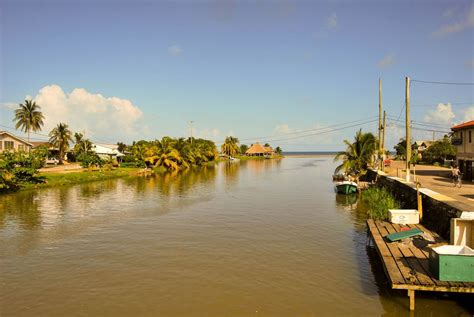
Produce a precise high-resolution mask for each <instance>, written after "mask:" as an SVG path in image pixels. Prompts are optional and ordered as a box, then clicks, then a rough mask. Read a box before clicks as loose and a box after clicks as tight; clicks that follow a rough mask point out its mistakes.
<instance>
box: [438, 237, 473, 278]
mask: <svg viewBox="0 0 474 317" xmlns="http://www.w3.org/2000/svg"><path fill="white" fill-rule="evenodd" d="M429 262H430V271H431V273H432V274H433V275H434V277H435V278H437V279H438V280H440V281H452V282H474V250H473V249H471V248H469V247H467V246H460V245H444V246H442V247H437V248H432V249H431V250H430V259H429Z"/></svg>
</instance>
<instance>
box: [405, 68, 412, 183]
mask: <svg viewBox="0 0 474 317" xmlns="http://www.w3.org/2000/svg"><path fill="white" fill-rule="evenodd" d="M405 108H406V109H405V110H406V112H405V127H406V152H407V159H406V164H405V168H406V181H407V182H409V181H410V159H411V126H410V124H411V123H410V77H405Z"/></svg>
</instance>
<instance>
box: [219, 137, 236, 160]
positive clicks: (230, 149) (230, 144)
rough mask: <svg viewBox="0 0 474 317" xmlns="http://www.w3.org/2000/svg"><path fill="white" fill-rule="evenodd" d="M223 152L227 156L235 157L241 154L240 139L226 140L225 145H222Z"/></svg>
mask: <svg viewBox="0 0 474 317" xmlns="http://www.w3.org/2000/svg"><path fill="white" fill-rule="evenodd" d="M221 151H222V153H224V154H226V155H229V156H235V155H236V154H237V153H239V139H237V138H234V137H232V136H228V137H227V138H225V141H224V144H222V145H221Z"/></svg>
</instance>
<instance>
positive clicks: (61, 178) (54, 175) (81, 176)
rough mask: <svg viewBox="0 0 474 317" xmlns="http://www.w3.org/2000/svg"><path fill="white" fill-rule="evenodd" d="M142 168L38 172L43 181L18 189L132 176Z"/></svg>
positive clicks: (138, 173) (137, 173)
mask: <svg viewBox="0 0 474 317" xmlns="http://www.w3.org/2000/svg"><path fill="white" fill-rule="evenodd" d="M141 170H143V169H142V168H132V167H121V168H117V169H113V170H105V169H102V170H93V171H89V170H87V169H82V170H74V171H68V172H67V173H64V172H62V171H57V172H47V173H44V172H43V173H40V175H39V176H40V177H42V178H43V179H44V181H45V182H44V183H38V184H25V185H23V186H22V187H21V188H20V190H29V189H38V188H46V187H55V186H64V185H73V184H82V183H88V182H94V181H100V180H106V179H113V178H119V177H132V176H138V175H140V171H141Z"/></svg>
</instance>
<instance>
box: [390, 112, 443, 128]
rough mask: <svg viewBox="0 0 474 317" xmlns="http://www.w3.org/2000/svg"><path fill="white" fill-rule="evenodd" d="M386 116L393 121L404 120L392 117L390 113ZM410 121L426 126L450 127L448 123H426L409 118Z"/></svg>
mask: <svg viewBox="0 0 474 317" xmlns="http://www.w3.org/2000/svg"><path fill="white" fill-rule="evenodd" d="M388 117H389V119H392V120H394V121H398V122H405V121H403V120H399V119H394V118H395V117H394V116H392V115H388ZM411 122H412V123H414V124H417V125H422V126H428V127H437V128H450V127H448V125H449V124H436V123H427V122H420V121H416V120H411Z"/></svg>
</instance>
